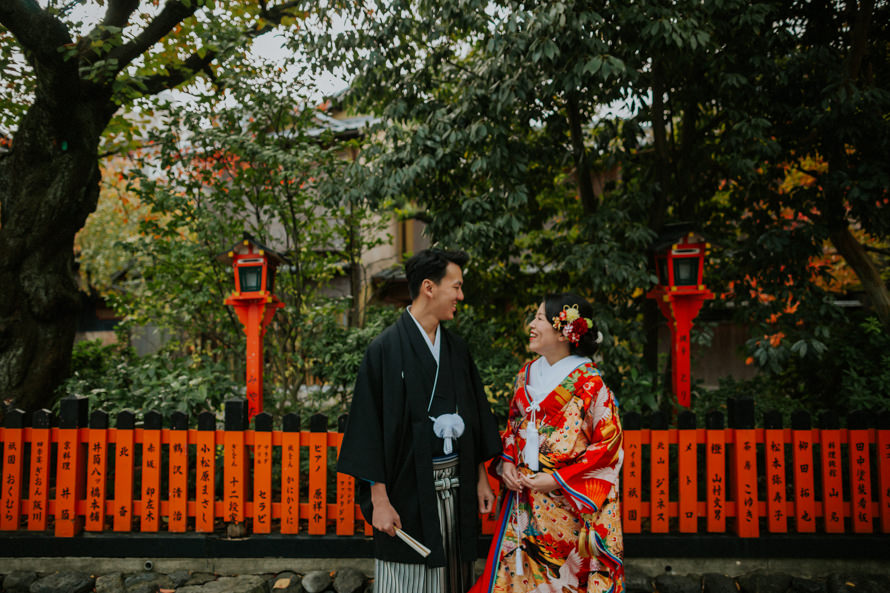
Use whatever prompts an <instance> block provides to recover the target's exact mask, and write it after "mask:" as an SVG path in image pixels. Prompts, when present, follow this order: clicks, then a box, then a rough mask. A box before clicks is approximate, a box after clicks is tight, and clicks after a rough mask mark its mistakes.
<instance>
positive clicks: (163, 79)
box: [109, 1, 298, 95]
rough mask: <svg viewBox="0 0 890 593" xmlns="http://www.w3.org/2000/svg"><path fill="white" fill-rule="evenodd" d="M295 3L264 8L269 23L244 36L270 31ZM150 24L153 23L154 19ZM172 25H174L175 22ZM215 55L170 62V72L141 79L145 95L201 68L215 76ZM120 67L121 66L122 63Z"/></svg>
mask: <svg viewBox="0 0 890 593" xmlns="http://www.w3.org/2000/svg"><path fill="white" fill-rule="evenodd" d="M297 5H298V2H295V1H288V2H283V3H282V4H279V5H276V6H273V7H272V8H269V9H264V10H263V11H262V13H261V14H262V18H263V19H265V20H267V21H269V24H268V25H266V26H263V27H261V28H259V29H257V28H255V27H254V28H250V29H248V30H246V31H244V36H245V37H248V38H251V39H252V38H255V37H259V36H260V35H262V34H263V33H266V32H268V31H270V30H271V29H272V28H274V27H275V25H277V24H279V23H280V22H281V19H283V18H284V17H286V16H287V11H288V10H289V9H291V8H294V7H296V6H297ZM168 6H169V5H168ZM193 12H194V11H193ZM155 21H157V19H155ZM177 22H178V21H177ZM152 24H154V21H153V22H152ZM149 26H151V25H149ZM173 26H175V23H174V25H173ZM172 28H173V27H172V26H171V27H170V29H172ZM147 30H148V29H146V31H147ZM144 33H145V32H144V31H143V34H144ZM146 49H147V48H146ZM217 55H218V52H216V51H212V50H206V51H205V52H204V55H203V56H201V55H199V54H198V53H197V52H195V53H193V54H192V55H190V56H189V57H188V58H186V59H185V60H184V61H183V62H182V63H180V64H179V65H175V64H171V65H169V66H167V71H168V72H170V74H156V75H154V76H149V77H148V78H146V79H145V80H143V81H142V82H143V84H144V85H145V87H146V89H147V90H146V91H145V93H146V94H147V95H156V94H158V93H160V92H161V91H164V90H167V89H172V88H175V87H177V86H179V85H180V84H182V83H183V82H186V81H187V80H189V79H191V78H192V77H193V76H194V75H195V74H197V73H198V72H200V71H202V70H203V71H205V72H207V74H208V76H209V77H210V78H211V79H213V78H215V77H214V74H213V71H212V70H211V69H210V64H211V63H212V62H213V60H215V59H216V57H217ZM109 57H114V51H112V52H111V53H109ZM120 67H122V65H121V66H120Z"/></svg>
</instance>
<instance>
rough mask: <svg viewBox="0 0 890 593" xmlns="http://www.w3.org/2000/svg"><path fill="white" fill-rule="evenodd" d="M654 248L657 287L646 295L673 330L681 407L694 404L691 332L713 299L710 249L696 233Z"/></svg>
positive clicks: (674, 376) (674, 380)
mask: <svg viewBox="0 0 890 593" xmlns="http://www.w3.org/2000/svg"><path fill="white" fill-rule="evenodd" d="M664 239H665V240H664V241H663V242H661V243H660V244H658V245H656V247H655V272H656V274H657V275H658V284H657V285H656V286H655V288H653V289H652V290H650V291H649V293H648V294H647V295H646V296H647V297H648V298H650V299H655V301H656V302H657V303H658V308H659V309H661V313H662V314H663V315H664V316H665V317H666V318H667V320H668V326H669V327H670V330H671V379H672V385H671V387H672V388H673V391H674V395H675V396H676V397H677V401H678V402H679V404H680V405H681V406H685V407H689V405H690V404H691V403H692V394H691V386H692V377H691V373H690V368H691V365H690V352H689V332H690V330H691V329H692V322H693V320H694V319H695V318H696V316H697V315H698V312H699V311H700V310H701V306H702V304H703V303H704V302H705V301H706V300H708V299H712V298H714V294H713V293H712V292H711V291H709V290H708V289H707V287H705V284H704V260H705V254H706V253H707V251H708V249H709V248H710V245H709V244H708V243H705V242H704V240H703V239H702V237H700V236H699V235H696V234H695V233H691V232H690V233H674V234H673V235H667V236H665V237H664Z"/></svg>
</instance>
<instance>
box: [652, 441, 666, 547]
mask: <svg viewBox="0 0 890 593" xmlns="http://www.w3.org/2000/svg"><path fill="white" fill-rule="evenodd" d="M649 434H650V437H649V456H650V459H651V464H652V465H651V468H652V469H651V471H650V475H649V477H650V486H649V488H650V490H649V492H651V499H652V510H651V512H650V515H649V522H650V525H651V528H650V531H651V532H652V533H667V532H668V531H669V530H670V509H669V508H668V505H669V502H670V500H669V490H668V485H669V484H670V467H669V463H668V442H669V439H668V431H666V430H652V431H650V433H649Z"/></svg>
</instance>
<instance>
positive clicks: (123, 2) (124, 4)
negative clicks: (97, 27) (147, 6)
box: [102, 0, 139, 28]
mask: <svg viewBox="0 0 890 593" xmlns="http://www.w3.org/2000/svg"><path fill="white" fill-rule="evenodd" d="M137 8H139V0H109V2H108V10H106V11H105V18H104V19H103V20H102V25H104V26H105V27H121V28H123V27H124V26H125V25H126V24H127V22H128V21H129V20H130V16H131V15H132V14H133V13H134V12H136V9H137Z"/></svg>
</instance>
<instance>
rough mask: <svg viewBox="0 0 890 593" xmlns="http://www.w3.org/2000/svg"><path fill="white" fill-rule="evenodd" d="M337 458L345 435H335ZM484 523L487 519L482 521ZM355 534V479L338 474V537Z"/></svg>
mask: <svg viewBox="0 0 890 593" xmlns="http://www.w3.org/2000/svg"><path fill="white" fill-rule="evenodd" d="M334 438H335V444H336V447H337V457H339V456H340V445H341V444H342V443H343V435H342V434H336V435H334ZM482 521H483V523H484V522H485V518H484V517H483V519H482ZM354 533H355V478H353V477H352V476H349V475H346V474H341V473H339V472H337V535H353V534H354Z"/></svg>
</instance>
